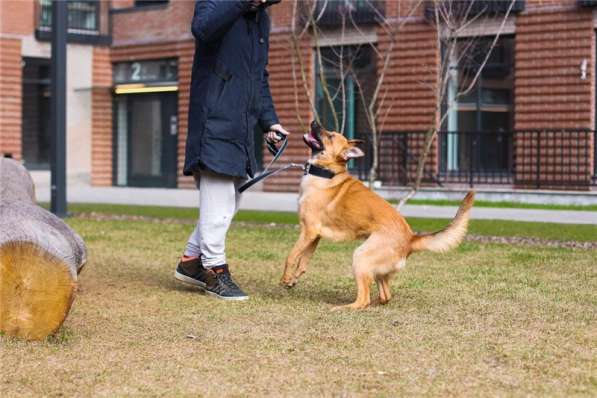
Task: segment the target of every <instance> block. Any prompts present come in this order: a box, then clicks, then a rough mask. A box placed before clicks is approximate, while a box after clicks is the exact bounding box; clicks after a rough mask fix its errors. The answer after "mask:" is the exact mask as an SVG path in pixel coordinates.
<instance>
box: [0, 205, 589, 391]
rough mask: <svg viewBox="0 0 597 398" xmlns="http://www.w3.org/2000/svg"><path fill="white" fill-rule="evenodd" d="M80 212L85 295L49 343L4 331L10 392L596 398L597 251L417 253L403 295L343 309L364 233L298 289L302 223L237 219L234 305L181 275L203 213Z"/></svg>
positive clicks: (484, 248) (403, 278) (318, 261)
mask: <svg viewBox="0 0 597 398" xmlns="http://www.w3.org/2000/svg"><path fill="white" fill-rule="evenodd" d="M168 214H171V213H168ZM284 217H290V216H284ZM426 222H427V221H426ZM69 223H70V224H71V225H72V226H73V227H74V228H75V229H76V230H77V231H79V232H80V233H81V235H82V236H83V237H84V238H85V240H86V242H87V244H88V248H89V258H90V263H89V264H88V265H87V267H86V268H85V270H84V271H83V273H82V274H81V276H80V289H79V293H78V296H77V298H76V300H75V303H74V305H73V308H72V310H71V313H70V315H69V318H68V319H67V321H66V322H65V324H64V326H63V328H62V329H61V330H60V331H59V332H58V333H57V334H56V335H55V336H53V337H51V338H49V339H47V340H46V341H44V342H38V343H27V342H21V341H17V340H14V339H12V338H9V337H5V336H4V337H0V347H1V348H0V350H1V352H2V359H1V362H0V363H1V365H0V367H1V371H0V385H1V386H2V396H3V397H20V396H40V395H44V396H62V395H65V396H73V395H77V396H222V395H224V396H380V397H386V396H387V397H389V396H405V395H406V396H419V395H427V396H529V395H530V396H575V395H576V396H595V395H596V394H597V373H596V372H597V334H596V331H597V327H596V325H597V322H596V321H597V295H596V294H595V292H596V291H597V265H596V261H595V259H596V253H595V251H588V250H565V249H549V248H541V247H538V248H529V247H522V246H506V245H482V244H473V243H466V244H464V245H463V246H461V247H460V248H459V249H458V250H456V251H453V252H451V253H448V254H446V255H437V254H427V253H423V254H417V255H413V256H412V257H411V258H410V259H409V262H408V265H407V267H406V269H405V270H404V271H403V272H401V273H399V274H398V275H397V276H396V277H395V278H394V280H393V283H392V290H393V293H394V299H393V300H392V302H391V303H390V304H388V305H387V306H381V307H379V306H378V307H372V308H370V309H369V310H366V311H362V312H330V311H329V309H330V307H331V306H333V305H337V304H344V303H348V302H350V301H351V300H353V299H354V296H355V291H356V289H355V286H354V282H353V279H352V277H351V275H350V261H351V256H352V250H353V249H354V248H355V247H356V246H357V244H358V243H347V244H337V243H323V244H321V246H320V248H319V249H318V251H317V252H316V254H315V256H314V258H313V261H312V265H311V268H310V269H309V271H308V273H307V274H305V276H304V277H303V279H301V281H300V282H299V284H298V285H297V286H296V287H295V288H294V289H292V290H285V289H284V288H282V287H279V286H278V284H277V282H278V279H279V277H280V275H281V267H282V266H281V264H283V261H284V258H285V255H286V254H287V253H288V252H289V250H290V248H291V247H292V244H293V243H294V240H295V239H296V237H297V235H298V231H297V230H296V229H295V228H289V227H287V226H283V225H278V226H275V227H274V226H268V225H263V224H261V225H260V224H242V225H240V224H236V225H235V226H234V227H233V228H232V229H231V231H230V234H229V240H228V256H229V260H230V262H231V264H232V269H233V273H234V275H235V276H236V278H237V279H238V281H239V282H240V283H241V285H242V286H243V287H244V288H245V289H246V290H247V291H248V292H249V293H250V295H251V300H250V301H248V302H246V303H222V302H219V301H215V300H214V299H211V298H209V297H206V296H204V295H203V294H201V293H199V292H197V291H195V290H193V289H191V288H187V287H184V286H181V285H179V284H178V283H176V282H175V281H174V280H173V278H172V272H173V269H174V264H175V262H176V261H177V256H178V254H179V253H180V251H181V249H182V247H183V244H184V241H185V240H186V238H187V237H188V235H189V234H190V232H191V229H192V228H193V226H192V225H182V224H176V223H171V224H159V223H152V222H144V221H135V222H130V221H129V222H126V221H89V220H82V219H77V218H72V219H70V220H69ZM429 223H433V222H432V221H428V224H426V225H425V226H431V224H429ZM441 223H442V225H443V223H445V221H443V222H441ZM540 225H541V226H544V224H540Z"/></svg>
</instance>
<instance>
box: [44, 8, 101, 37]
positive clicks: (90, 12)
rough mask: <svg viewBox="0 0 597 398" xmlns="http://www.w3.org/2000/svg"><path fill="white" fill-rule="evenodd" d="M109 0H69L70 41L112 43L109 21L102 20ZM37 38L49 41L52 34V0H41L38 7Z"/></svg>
mask: <svg viewBox="0 0 597 398" xmlns="http://www.w3.org/2000/svg"><path fill="white" fill-rule="evenodd" d="M107 6H108V3H107V2H100V1H99V0H77V1H75V0H69V1H68V6H67V8H68V42H69V43H81V44H110V35H109V32H108V28H107V26H108V23H107V22H108V21H107V20H106V21H102V18H101V15H102V11H104V8H105V11H107ZM36 18H37V29H36V38H37V39H38V40H41V41H49V40H50V39H51V36H52V0H39V2H38V3H37V7H36Z"/></svg>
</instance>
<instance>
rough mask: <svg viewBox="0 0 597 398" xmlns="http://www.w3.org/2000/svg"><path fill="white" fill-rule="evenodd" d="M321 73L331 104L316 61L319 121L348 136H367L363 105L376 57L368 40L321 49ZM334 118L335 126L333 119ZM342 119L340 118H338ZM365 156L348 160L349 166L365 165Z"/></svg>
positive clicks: (370, 91)
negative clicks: (362, 42)
mask: <svg viewBox="0 0 597 398" xmlns="http://www.w3.org/2000/svg"><path fill="white" fill-rule="evenodd" d="M321 61H322V65H323V75H324V78H325V81H326V83H327V89H328V91H329V93H330V97H331V98H332V102H333V108H332V107H331V106H330V101H328V99H327V98H326V96H325V93H324V86H323V82H322V79H321V76H320V73H319V62H317V61H316V74H317V76H316V106H317V111H318V114H319V117H320V119H321V123H322V125H323V126H324V127H325V128H326V129H328V130H332V131H334V130H335V131H339V132H342V133H343V134H344V135H345V136H346V137H348V138H359V139H363V140H368V139H369V136H370V134H371V128H370V127H369V122H368V120H367V113H366V108H365V106H368V104H369V102H370V101H371V98H372V97H373V92H374V90H375V85H376V83H377V69H376V66H377V60H376V54H375V51H374V49H373V48H372V47H371V45H369V44H364V45H355V46H344V47H339V46H337V47H336V46H334V47H324V48H322V49H321ZM334 112H335V114H336V117H337V120H338V128H337V129H336V126H335V125H336V123H335V120H334ZM343 119H344V122H342V120H343ZM363 162H366V161H365V159H360V160H359V161H358V162H355V161H351V162H350V163H349V167H350V168H353V169H354V168H355V167H365V165H364V163H363Z"/></svg>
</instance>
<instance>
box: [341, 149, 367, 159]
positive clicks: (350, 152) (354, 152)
mask: <svg viewBox="0 0 597 398" xmlns="http://www.w3.org/2000/svg"><path fill="white" fill-rule="evenodd" d="M362 156H365V152H363V151H362V150H361V148H357V147H356V146H353V147H352V148H348V149H346V150H344V151H342V157H343V158H344V160H348V159H353V158H360V157H362Z"/></svg>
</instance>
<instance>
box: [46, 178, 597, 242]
mask: <svg viewBox="0 0 597 398" xmlns="http://www.w3.org/2000/svg"><path fill="white" fill-rule="evenodd" d="M37 198H38V200H39V201H42V202H47V201H49V198H50V194H49V189H48V187H47V186H43V185H41V186H38V188H37ZM68 200H69V201H70V202H73V203H112V204H130V205H149V206H172V207H195V206H197V203H198V192H197V191H195V190H192V189H155V188H118V187H89V186H74V187H70V189H69V191H68ZM241 209H247V210H265V211H296V209H297V195H296V194H294V193H272V192H247V193H245V194H244V196H243V200H242V202H241ZM401 212H402V214H404V215H405V216H407V217H425V218H452V217H453V216H454V214H455V213H456V207H453V206H426V205H421V206H420V205H405V206H404V207H403V208H402V210H401ZM472 217H473V218H476V219H487V220H515V221H533V222H552V223H562V224H594V225H597V211H562V210H535V209H501V208H483V207H478V208H473V212H472ZM596 235H597V232H596Z"/></svg>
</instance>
